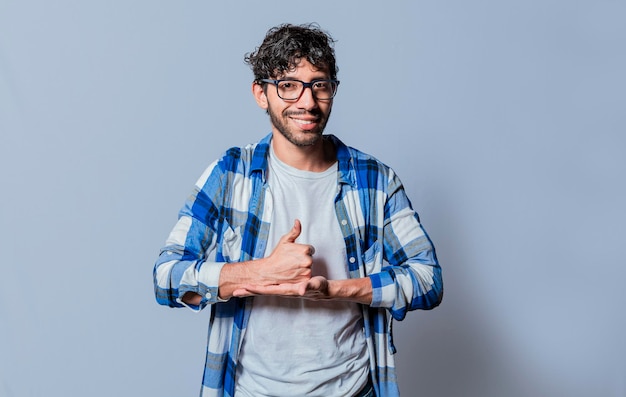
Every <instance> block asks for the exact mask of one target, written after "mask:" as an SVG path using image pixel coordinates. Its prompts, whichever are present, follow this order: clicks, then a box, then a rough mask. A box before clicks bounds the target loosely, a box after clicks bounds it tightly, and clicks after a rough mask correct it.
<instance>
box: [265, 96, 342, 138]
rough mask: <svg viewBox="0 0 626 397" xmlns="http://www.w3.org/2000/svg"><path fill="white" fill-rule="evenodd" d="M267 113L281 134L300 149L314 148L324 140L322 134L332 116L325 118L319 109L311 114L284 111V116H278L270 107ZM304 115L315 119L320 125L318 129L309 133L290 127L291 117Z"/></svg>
mask: <svg viewBox="0 0 626 397" xmlns="http://www.w3.org/2000/svg"><path fill="white" fill-rule="evenodd" d="M267 112H268V114H269V115H270V120H271V122H272V125H273V126H274V127H275V128H276V129H277V130H278V131H279V132H280V133H281V135H282V136H284V137H285V139H287V140H288V141H289V142H291V143H292V144H294V145H295V146H300V147H304V146H313V145H315V144H316V143H317V142H318V141H319V140H320V139H321V138H322V133H323V132H324V128H325V127H326V123H327V122H328V116H330V111H329V112H328V114H327V115H326V116H325V115H324V114H323V113H322V112H321V111H320V110H319V109H315V110H313V111H311V112H308V111H304V110H303V111H287V110H284V111H283V113H282V114H278V113H277V112H275V111H274V110H273V109H272V107H271V106H269V105H268V108H267ZM302 115H308V116H313V117H315V118H316V119H317V123H318V125H317V127H316V128H314V129H312V130H309V131H294V130H295V127H293V126H291V127H290V126H289V124H288V123H289V117H290V116H302Z"/></svg>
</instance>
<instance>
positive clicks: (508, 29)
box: [0, 0, 626, 397]
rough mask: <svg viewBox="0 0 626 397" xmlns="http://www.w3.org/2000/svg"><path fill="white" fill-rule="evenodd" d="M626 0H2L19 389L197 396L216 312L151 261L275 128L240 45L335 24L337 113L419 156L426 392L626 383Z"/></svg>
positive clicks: (4, 273)
mask: <svg viewBox="0 0 626 397" xmlns="http://www.w3.org/2000/svg"><path fill="white" fill-rule="evenodd" d="M625 17H626V4H625V2H624V1H602V0H595V1H591V0H589V1H567V0H547V1H538V0H530V1H494V0H492V1H473V2H468V1H459V0H455V1H414V2H409V1H404V2H399V1H386V2H382V1H376V2H375V1H370V2H364V1H356V0H351V1H325V0H324V1H318V2H314V3H310V2H309V3H304V2H302V3H300V2H287V1H267V2H252V1H249V2H242V1H231V2H226V1H199V0H181V1H165V0H149V1H148V0H134V1H104V0H100V1H69V0H61V1H43V0H40V1H29V0H26V1H24V0H21V1H11V0H0V177H1V179H0V186H1V196H0V197H1V198H0V200H1V202H0V203H1V206H0V222H1V223H0V226H1V228H0V244H1V256H0V270H1V271H0V283H1V284H0V285H1V288H0V396H3V397H38V396H48V397H60V396H90V397H104V396H154V397H157V396H159V397H169V396H177V397H180V396H195V395H197V393H198V390H199V387H200V382H201V376H202V368H203V363H204V361H203V360H204V349H205V340H206V330H207V322H208V317H207V313H208V312H202V313H200V314H194V313H192V312H190V311H187V310H172V309H168V308H166V307H161V306H158V305H157V304H156V302H155V300H154V297H153V286H152V267H153V263H154V260H155V259H156V257H157V254H158V250H159V248H160V247H161V245H162V244H163V243H164V241H165V238H166V237H167V234H168V233H169V231H170V229H171V227H172V226H173V225H174V222H175V221H176V216H177V212H178V210H179V208H180V207H181V205H182V204H183V202H184V200H185V198H186V197H187V195H188V194H189V193H190V192H191V189H192V186H193V184H194V183H195V181H196V179H197V178H198V177H199V176H200V174H201V173H202V171H203V170H204V168H205V167H206V166H208V165H209V163H210V162H212V161H213V160H214V159H215V158H216V157H217V156H219V155H220V154H221V153H222V152H223V151H224V150H225V149H227V148H228V147H230V146H241V145H245V144H247V143H250V142H254V141H256V140H258V139H259V138H260V137H262V136H264V135H265V134H267V133H269V131H270V126H269V121H268V118H267V116H266V115H265V114H264V112H263V111H262V110H261V109H259V108H258V107H257V105H256V104H255V102H254V100H253V98H252V95H251V93H250V84H251V81H252V73H251V72H250V70H249V69H248V67H247V66H246V65H245V64H244V62H243V56H244V54H245V53H246V52H249V51H251V50H253V49H254V48H255V47H256V46H258V45H259V44H260V42H261V40H262V38H263V36H264V34H265V32H266V31H267V29H268V28H270V27H271V26H274V25H276V24H279V23H283V22H292V23H304V22H318V23H319V24H320V25H321V26H322V28H324V29H325V30H327V31H329V32H330V33H331V34H332V35H333V36H334V37H335V38H336V39H337V44H336V51H337V57H338V64H339V68H340V71H339V78H340V80H341V86H340V88H339V93H338V95H337V98H336V100H335V104H334V108H333V115H332V117H331V121H330V123H329V125H328V127H327V132H328V133H333V134H335V135H337V136H339V137H340V138H342V139H343V140H344V141H345V142H346V143H348V144H349V145H352V146H355V147H357V148H360V149H362V150H364V151H366V152H369V153H371V154H373V155H375V156H376V157H378V158H379V159H381V160H382V161H383V162H385V163H387V164H389V165H390V166H391V167H392V168H394V169H395V170H396V172H397V173H398V174H399V175H400V177H401V179H402V180H403V182H404V184H405V187H406V190H407V192H408V194H409V196H410V197H411V200H412V203H413V205H414V207H415V208H416V210H417V211H418V212H419V213H420V216H421V220H422V222H423V223H424V225H425V227H426V228H427V230H428V232H429V233H430V235H431V237H432V239H433V241H434V242H435V245H436V247H437V252H438V255H439V259H440V261H441V264H442V267H443V274H444V285H445V296H444V300H443V303H442V305H441V306H440V307H439V308H437V309H436V310H434V311H429V312H424V311H422V312H412V313H410V314H409V315H408V316H407V318H406V320H405V321H403V322H396V323H395V325H394V330H395V343H396V345H397V346H398V350H399V351H398V353H397V362H398V366H399V382H400V387H401V390H402V394H403V396H408V397H413V396H414V397H421V396H424V397H457V396H458V397H473V396H476V397H478V396H481V397H483V396H488V397H500V396H504V397H527V396H547V397H551V396H557V397H560V396H564V397H565V396H567V397H623V396H625V395H626V386H625V380H624V376H625V372H626V363H625V358H624V357H625V356H626V351H625V350H626V349H625V347H626V346H625V342H624V338H625V337H624V335H625V334H626V326H625V322H626V321H625V310H624V309H623V306H624V303H626V296H625V292H624V291H625V288H624V286H623V284H624V281H623V280H624V279H625V278H626V271H625V270H624V267H625V265H626V261H625V260H624V254H623V247H624V240H625V237H626V232H625V228H624V225H625V224H626V210H625V205H626V184H625V179H626V153H625V149H626V139H625V137H624V134H625V133H626V129H625V127H626V106H625V105H626V78H625V71H626V51H625V48H626V40H625V39H626V25H625V24H624V20H625Z"/></svg>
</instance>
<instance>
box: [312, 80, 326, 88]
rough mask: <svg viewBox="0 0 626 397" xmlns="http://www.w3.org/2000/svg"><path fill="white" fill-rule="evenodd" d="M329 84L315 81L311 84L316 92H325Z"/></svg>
mask: <svg viewBox="0 0 626 397" xmlns="http://www.w3.org/2000/svg"><path fill="white" fill-rule="evenodd" d="M329 85H330V83H329V82H328V81H316V82H314V83H313V88H315V89H316V90H327V89H328V87H329Z"/></svg>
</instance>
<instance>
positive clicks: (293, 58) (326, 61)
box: [244, 23, 339, 82]
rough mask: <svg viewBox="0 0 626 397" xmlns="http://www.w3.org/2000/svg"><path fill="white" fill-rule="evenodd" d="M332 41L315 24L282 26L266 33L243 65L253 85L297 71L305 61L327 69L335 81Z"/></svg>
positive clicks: (335, 71)
mask: <svg viewBox="0 0 626 397" xmlns="http://www.w3.org/2000/svg"><path fill="white" fill-rule="evenodd" d="M334 43H335V40H333V38H332V37H331V36H330V34H328V33H327V32H325V31H323V30H322V29H320V27H319V26H318V25H317V24H315V23H311V24H304V25H292V24H282V25H279V26H276V27H273V28H271V29H270V30H268V32H267V34H266V35H265V39H264V40H263V43H262V44H261V46H260V47H258V48H257V49H256V50H255V51H253V52H250V53H247V54H246V55H245V58H244V60H245V62H246V63H247V64H248V65H250V67H251V68H252V72H253V73H254V81H257V82H258V81H260V80H261V79H269V78H274V77H277V76H279V75H281V74H283V73H285V72H287V71H289V70H293V69H295V68H296V67H297V65H298V62H299V61H300V60H301V59H306V60H307V61H309V62H310V63H311V65H313V66H315V67H316V68H319V69H327V70H328V72H329V73H330V78H331V79H336V78H337V72H338V71H339V69H338V68H337V63H336V60H335V50H334V49H333V45H334Z"/></svg>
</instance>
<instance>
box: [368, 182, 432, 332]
mask: <svg viewBox="0 0 626 397" xmlns="http://www.w3.org/2000/svg"><path fill="white" fill-rule="evenodd" d="M388 191H389V192H390V194H389V196H388V197H387V200H386V203H385V222H384V227H383V238H382V260H383V266H382V268H381V270H380V272H379V273H375V274H371V275H370V276H369V277H370V279H371V281H372V287H373V298H372V306H375V307H385V308H388V309H389V310H390V312H391V314H392V316H393V317H394V318H395V319H396V320H402V319H403V318H404V317H405V315H406V313H407V312H408V311H411V310H416V309H423V310H428V309H433V308H435V307H436V306H438V305H439V304H440V303H441V299H442V297H443V281H442V277H441V267H440V266H439V262H438V260H437V256H436V253H435V248H434V246H433V244H432V242H431V240H430V238H429V237H428V235H427V234H426V232H425V230H424V229H423V227H422V225H421V224H420V221H419V217H418V215H417V213H416V212H415V211H414V210H413V209H412V208H411V204H410V202H409V199H408V198H407V197H406V194H405V191H404V188H403V187H402V184H401V183H400V181H399V180H398V178H397V177H396V176H395V175H392V177H391V178H390V184H389V188H388Z"/></svg>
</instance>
